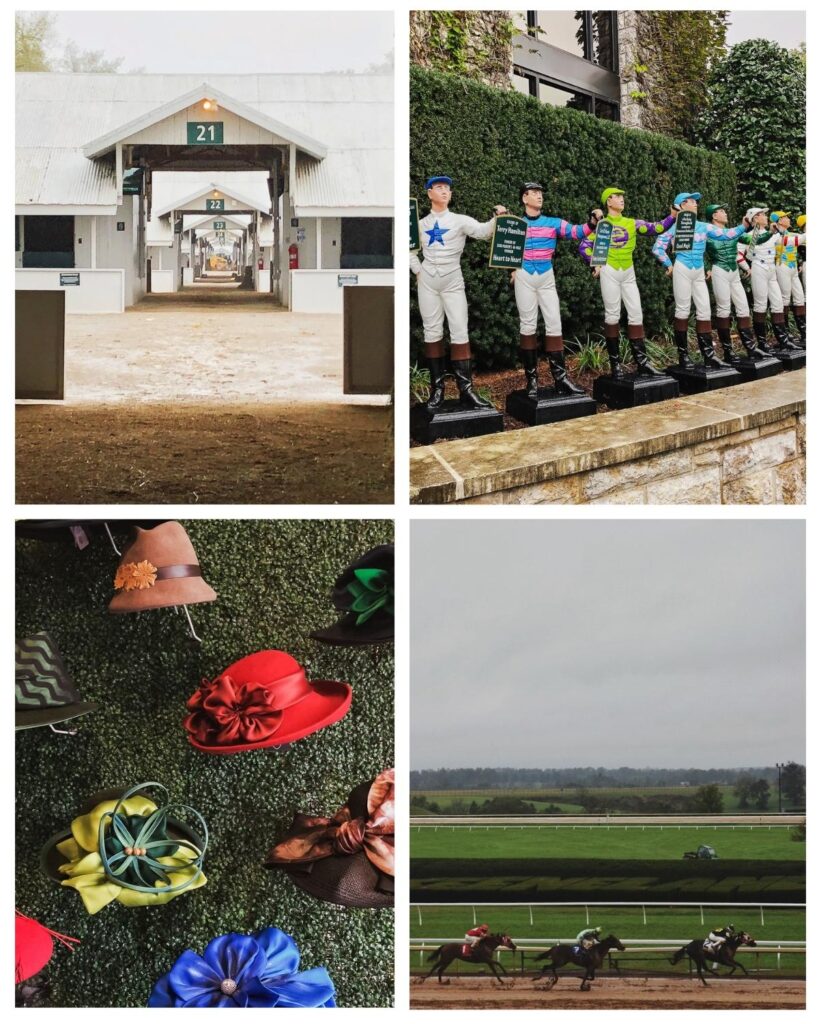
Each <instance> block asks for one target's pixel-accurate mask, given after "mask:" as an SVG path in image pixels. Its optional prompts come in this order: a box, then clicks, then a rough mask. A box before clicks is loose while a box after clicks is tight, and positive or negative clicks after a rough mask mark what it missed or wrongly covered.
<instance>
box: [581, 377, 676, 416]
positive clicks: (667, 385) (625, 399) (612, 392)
mask: <svg viewBox="0 0 819 1024" xmlns="http://www.w3.org/2000/svg"><path fill="white" fill-rule="evenodd" d="M592 394H593V396H594V400H595V402H601V403H603V404H604V405H607V406H608V407H609V408H610V409H631V408H633V407H634V406H637V405H651V404H652V402H664V401H665V400H666V399H667V398H679V397H680V386H679V384H678V383H677V382H676V380H674V378H673V377H670V376H669V375H668V374H667V373H664V374H663V375H662V376H660V377H639V376H638V375H637V374H636V373H626V374H623V376H622V377H609V376H605V377H598V378H597V380H596V381H595V382H594V388H593V389H592Z"/></svg>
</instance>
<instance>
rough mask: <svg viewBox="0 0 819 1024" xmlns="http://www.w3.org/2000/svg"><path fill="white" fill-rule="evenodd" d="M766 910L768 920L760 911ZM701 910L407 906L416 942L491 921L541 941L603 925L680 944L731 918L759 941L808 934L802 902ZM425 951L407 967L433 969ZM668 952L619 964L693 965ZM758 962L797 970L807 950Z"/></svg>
mask: <svg viewBox="0 0 819 1024" xmlns="http://www.w3.org/2000/svg"><path fill="white" fill-rule="evenodd" d="M763 914H764V924H763V916H762V915H763ZM703 915H704V917H703V918H701V917H700V908H699V906H690V907H673V908H671V907H650V906H647V907H645V919H644V917H643V909H642V908H641V907H605V906H603V907H589V908H588V915H587V913H586V910H585V908H584V907H532V908H531V913H530V909H529V908H527V907H510V906H498V905H494V906H493V905H491V904H485V905H482V904H476V905H475V906H474V915H473V906H471V905H470V906H464V907H442V906H436V905H434V904H429V905H422V906H420V907H419V906H413V907H411V908H410V936H411V941H412V942H417V941H418V940H419V939H422V938H423V939H435V940H439V941H444V940H448V941H449V940H454V939H458V938H460V937H461V936H462V935H464V933H465V932H466V931H467V929H469V928H471V927H473V925H474V924H475V923H484V922H485V923H486V924H488V925H489V927H490V928H491V929H492V931H506V932H508V933H509V934H510V935H511V937H512V940H513V941H519V940H521V939H542V940H543V942H544V945H550V944H552V943H554V942H556V941H558V940H560V941H569V940H570V939H573V938H574V937H575V935H577V933H578V932H579V931H580V930H581V929H583V928H586V927H588V926H589V925H591V926H593V927H596V926H597V925H599V926H600V927H602V928H603V930H604V934H609V933H613V934H614V935H616V936H617V937H618V938H619V939H620V940H621V941H622V942H623V943H624V944H625V945H626V946H628V945H629V942H631V944H632V945H638V944H639V942H640V940H642V939H659V940H666V939H667V940H673V941H669V943H668V944H669V945H674V943H675V942H676V941H677V940H679V941H680V944H681V945H682V944H683V942H687V941H689V940H690V939H694V938H704V937H705V935H706V934H707V932H708V930H710V929H711V928H713V927H718V926H720V925H724V924H726V923H729V922H730V923H731V924H734V925H735V926H736V927H737V928H738V929H741V930H744V931H747V932H750V934H751V935H752V936H753V937H754V939H756V940H757V941H760V940H766V941H776V942H785V941H795V942H804V940H805V912H804V909H789V910H773V909H769V908H764V910H763V911H762V912H760V908H759V907H742V908H740V907H735V908H728V907H704V908H703ZM427 955H428V954H427V953H426V952H424V953H423V954H422V953H421V952H420V951H413V952H411V954H410V968H411V970H412V971H413V972H419V971H421V970H422V969H424V963H426V969H427V970H428V969H429V967H430V966H432V965H431V964H429V963H428V962H426V956H427ZM534 955H535V954H527V956H526V959H525V964H526V966H527V969H530V968H531V969H534V968H536V967H537V966H538V965H537V964H536V963H535V962H534V960H533V957H534ZM668 955H669V954H660V953H654V952H651V953H649V954H646V956H645V958H643V957H642V955H641V957H640V959H636V958H634V957H631V958H630V957H629V956H628V954H626V955H622V954H621V959H620V967H621V969H623V970H629V969H631V970H635V971H640V972H645V971H649V970H657V971H663V972H667V971H672V970H673V971H675V972H679V973H680V974H681V975H684V974H686V973H687V972H688V966H687V959H686V960H684V961H681V962H680V963H679V964H678V965H677V966H676V967H674V968H672V967H671V965H670V964H669V963H668V959H667V957H668ZM501 956H502V957H503V963H504V965H505V966H506V968H507V969H508V970H511V969H512V968H513V967H515V968H519V967H520V956H519V954H516V955H514V956H513V955H512V954H511V953H502V954H501ZM741 959H742V963H744V964H745V966H746V968H747V969H748V970H751V968H752V967H753V966H754V965H755V963H756V957H755V956H750V955H749V954H748V953H747V952H745V953H743V954H742V956H741ZM760 967H761V968H762V969H763V970H764V972H765V974H766V975H767V974H776V973H781V974H795V975H800V974H803V973H804V970H805V957H804V955H800V954H788V953H783V954H782V955H781V956H780V958H779V960H778V961H777V956H776V953H775V952H772V953H766V954H765V955H764V956H762V957H761V958H760ZM458 970H460V971H467V972H468V971H474V970H475V968H474V967H472V965H470V964H463V963H462V964H459V967H458Z"/></svg>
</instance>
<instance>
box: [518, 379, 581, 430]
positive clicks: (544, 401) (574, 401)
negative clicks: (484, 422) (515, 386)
mask: <svg viewBox="0 0 819 1024" xmlns="http://www.w3.org/2000/svg"><path fill="white" fill-rule="evenodd" d="M506 411H507V412H508V413H509V415H510V416H514V417H515V419H516V420H520V421H521V423H528V424H529V426H530V427H539V426H541V424H543V423H559V422H560V420H571V419H574V417H575V416H593V415H594V414H595V413H596V412H597V403H596V402H595V401H594V400H593V399H591V398H589V396H588V395H561V394H560V393H559V392H558V391H557V390H556V389H555V388H538V389H537V398H536V399H535V398H529V397H528V396H527V394H526V392H525V391H513V392H512V393H511V395H507V397H506Z"/></svg>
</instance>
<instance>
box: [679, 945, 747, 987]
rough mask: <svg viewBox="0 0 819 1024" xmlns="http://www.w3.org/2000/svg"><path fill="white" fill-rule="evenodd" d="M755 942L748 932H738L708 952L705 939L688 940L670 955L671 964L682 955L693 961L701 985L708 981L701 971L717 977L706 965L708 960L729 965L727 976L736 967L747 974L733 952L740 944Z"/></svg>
mask: <svg viewBox="0 0 819 1024" xmlns="http://www.w3.org/2000/svg"><path fill="white" fill-rule="evenodd" d="M755 945H756V942H755V941H754V939H753V938H751V936H750V935H749V934H748V932H740V933H739V934H738V935H735V936H734V937H733V938H732V939H726V940H725V942H723V943H722V945H721V946H720V947H719V949H718V950H717V951H716V952H709V951H708V950H707V949H706V948H705V939H694V941H693V942H689V943H688V945H687V946H683V948H682V949H678V950H677V952H676V953H675V954H674V956H673V957H671V963H672V964H678V963H679V962H680V960H682V958H683V957H684V956H687V957H689V958H690V959H691V960H693V961H694V964H695V965H696V968H697V975H698V976H699V979H700V981H701V982H702V983H703V985H707V984H708V983H707V982H706V980H705V977H704V975H703V973H702V972H703V971H708V973H709V974H713V975H714V976H715V977H717V976H718V975H717V972H716V971H714V970H712V969H711V968H710V967H709V966H708V961H709V960H710V961H711V962H712V963H716V964H722V966H723V967H730V968H731V970H730V971H729V972H728V977H729V978H730V976H731V975H732V974H733V973H734V971H735V970H736V969H737V967H738V968H739V969H740V970H741V971H742V973H743V974H745V975H747V974H748V972H747V971H746V970H745V968H744V967H743V965H742V964H741V963H740V962H739V960H735V959H734V954H735V953H736V951H737V950H738V949H739V947H740V946H755Z"/></svg>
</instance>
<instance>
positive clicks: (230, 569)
mask: <svg viewBox="0 0 819 1024" xmlns="http://www.w3.org/2000/svg"><path fill="white" fill-rule="evenodd" d="M184 525H185V527H186V529H187V530H188V533H189V535H190V537H191V540H192V541H193V545H194V547H195V548H196V551H197V555H198V557H199V561H200V563H201V566H202V573H203V576H204V578H205V579H206V580H207V581H208V582H209V583H210V584H211V586H213V587H214V588H215V590H216V591H217V593H218V594H219V599H218V601H216V602H215V603H213V604H202V605H193V606H191V614H192V617H193V619H194V622H195V625H196V629H197V632H198V633H199V635H200V636H201V637H202V639H203V642H202V644H201V645H200V644H197V643H195V642H194V641H193V640H191V639H190V638H189V636H188V634H187V629H186V623H185V620H184V618H183V617H182V615H181V614H179V615H177V614H174V613H173V612H172V611H171V610H167V609H163V610H159V611H152V612H147V613H142V614H140V615H121V616H114V615H110V614H109V613H108V611H107V604H108V601H109V599H110V598H111V596H112V594H113V589H112V582H113V578H114V573H115V570H116V567H117V563H118V558H117V556H116V555H115V554H114V552H113V550H112V548H111V547H110V545H109V544H108V541H107V539H106V538H105V537H104V535H102V534H101V533H94V534H93V542H92V544H91V546H90V547H88V548H86V549H85V550H84V551H78V550H77V549H76V548H75V547H74V546H73V545H72V544H71V542H70V540H68V542H63V543H43V542H40V541H34V540H18V541H17V636H18V637H23V636H27V635H29V634H31V633H33V632H36V631H37V630H40V629H46V630H48V631H49V632H50V633H51V634H52V636H53V637H54V639H55V640H56V642H57V644H58V646H59V648H60V651H61V653H62V655H63V658H64V660H65V662H66V665H67V667H68V671H69V673H70V674H71V676H72V678H73V679H74V682H75V684H76V685H77V688H78V689H79V692H80V695H81V697H82V698H83V699H85V700H92V701H97V702H98V703H99V704H100V709H99V710H98V711H96V712H94V713H93V714H90V715H87V716H85V717H84V718H81V719H78V720H77V721H76V722H74V723H71V724H72V725H76V727H77V728H78V730H79V732H78V734H77V735H76V736H58V735H55V734H54V733H52V732H51V730H49V729H48V728H39V729H29V730H25V731H21V732H18V733H17V735H16V763H17V780H16V782H17V841H16V851H17V856H16V905H17V907H18V908H19V909H20V910H21V911H22V912H23V913H25V914H28V915H30V916H32V917H35V918H36V919H37V920H39V921H41V922H42V923H43V924H45V925H47V926H48V927H49V928H52V929H54V930H56V931H58V932H61V933H63V934H66V935H71V936H75V937H77V938H79V939H80V940H81V941H80V945H79V946H78V947H77V948H76V952H74V953H73V954H72V953H70V952H69V951H68V950H66V949H64V948H63V947H62V946H60V945H58V944H56V945H55V953H54V957H53V959H52V961H51V963H50V964H49V965H48V966H47V967H46V968H45V971H44V972H43V973H44V975H45V974H47V978H48V1002H47V1005H51V1006H106V1007H107V1006H144V1005H145V1003H146V1001H147V998H148V995H149V993H150V991H151V988H152V985H153V983H154V982H155V981H156V980H157V979H158V978H159V977H160V976H161V975H162V974H163V973H164V972H166V971H167V970H168V969H169V968H170V966H171V965H172V964H173V962H174V961H175V960H176V958H177V957H178V956H179V955H180V954H181V953H182V952H183V951H184V950H185V949H188V948H190V949H194V950H196V951H197V952H200V953H201V952H202V949H203V948H204V946H205V945H206V944H207V942H208V941H209V940H210V939H212V938H214V937H215V936H217V935H220V934H222V933H224V932H228V931H238V932H252V931H255V930H258V929H260V928H263V927H266V926H268V925H275V926H277V927H279V928H281V929H282V930H284V931H285V932H288V933H289V934H291V935H293V937H294V938H295V940H296V943H297V944H298V946H299V948H300V949H301V953H302V968H303V969H307V968H309V967H314V966H319V965H326V966H327V968H328V970H329V972H330V975H331V977H332V978H333V980H334V982H335V984H336V988H337V1000H338V1004H339V1006H389V1005H391V1003H392V993H393V963H392V958H393V954H392V951H393V912H392V911H391V910H352V909H346V908H342V907H337V906H335V905H332V904H329V903H324V902H322V901H319V900H316V899H314V898H313V897H311V896H309V895H308V894H307V893H305V892H302V891H301V890H300V889H298V888H297V887H296V886H295V885H293V883H292V882H291V881H290V879H289V877H288V876H287V875H286V874H284V873H280V872H277V871H269V870H267V869H265V868H263V867H262V861H263V858H264V856H265V854H266V853H267V850H268V849H269V848H270V846H271V845H272V844H273V841H274V840H275V839H276V838H277V837H278V836H280V835H281V833H282V832H283V830H284V829H286V827H287V826H288V825H289V824H290V821H291V819H292V816H293V813H294V812H295V811H296V810H302V811H306V812H309V813H332V812H334V811H335V810H336V809H337V808H339V807H340V806H341V805H342V804H343V802H344V800H345V798H346V796H347V794H348V792H349V791H350V789H351V788H352V787H353V786H354V785H355V784H356V783H358V782H361V781H363V780H366V779H368V778H371V777H373V776H374V775H376V774H377V773H378V772H379V771H381V770H382V769H384V768H387V767H391V766H392V764H393V758H394V740H393V676H394V660H393V649H392V646H391V645H381V646H379V647H363V648H344V647H330V646H326V645H324V644H321V643H318V642H317V641H314V640H311V639H309V637H308V634H309V633H310V631H311V630H313V629H315V628H317V627H319V626H322V625H326V624H329V623H331V622H333V621H334V620H335V618H336V616H335V614H334V611H333V609H332V606H331V604H330V601H329V597H328V593H329V590H330V588H331V586H332V584H333V581H334V580H335V578H336V576H337V575H338V574H339V573H340V572H341V571H342V570H343V569H344V567H345V566H346V565H347V564H348V563H349V562H350V561H351V560H352V559H353V558H355V557H357V556H358V555H360V554H362V553H363V552H364V551H366V550H367V549H369V548H371V547H373V546H375V545H376V544H382V543H386V542H389V541H391V540H392V538H393V524H392V522H391V521H389V520H384V521H363V522H362V521H357V520H356V521H345V520H337V521H321V520H315V521H279V522H256V521H253V522H247V521H219V520H190V521H185V522H184ZM112 526H113V524H112ZM114 529H115V536H116V538H117V540H118V541H119V542H121V543H120V548H122V543H124V542H125V541H126V539H127V536H128V531H127V528H122V527H114ZM264 648H279V649H281V650H284V651H287V652H289V653H290V654H292V655H293V657H295V658H296V659H297V660H298V661H299V662H301V664H302V665H303V666H304V667H305V669H306V671H307V674H308V677H309V678H310V679H315V680H318V679H339V680H343V681H345V682H349V683H351V684H352V687H353V703H352V708H351V710H350V711H349V713H348V714H347V716H346V717H345V718H344V719H343V720H342V721H341V722H339V723H337V724H336V725H333V726H330V727H329V728H327V729H325V730H322V731H321V732H318V733H315V734H314V735H312V736H309V737H307V738H306V739H303V740H300V741H299V742H298V743H295V744H293V745H292V746H290V747H289V748H288V749H287V750H285V751H282V752H276V751H275V750H260V751H252V752H248V753H242V754H236V755H232V756H213V755H210V754H204V753H201V752H199V751H197V750H195V749H194V748H193V747H191V746H190V744H189V743H188V741H187V738H186V734H185V732H184V730H183V729H182V726H181V720H182V718H183V716H184V714H185V701H186V700H187V698H188V697H189V696H190V695H191V694H192V693H193V692H194V690H195V689H196V687H197V686H198V684H199V682H200V680H201V679H202V677H203V676H207V677H208V678H213V676H215V675H217V674H218V673H219V672H221V671H223V670H224V669H225V668H227V666H228V665H230V664H231V662H233V661H235V660H236V659H237V658H239V657H241V656H243V655H245V654H250V653H252V652H254V651H257V650H261V649H264ZM149 780H155V781H158V782H162V783H163V784H164V785H165V786H167V788H168V789H169V790H170V794H171V799H172V800H173V801H174V802H182V803H186V804H188V805H190V806H192V807H195V808H196V809H197V810H199V811H200V813H201V814H202V815H203V816H204V818H205V820H206V821H207V823H208V827H209V829H210V833H211V839H210V844H209V846H208V850H207V854H206V858H205V864H204V869H205V874H206V875H207V878H208V883H207V885H206V886H205V887H203V888H201V889H198V890H196V891H194V892H189V893H183V894H182V895H181V896H179V897H177V898H176V899H175V900H173V901H171V902H170V903H168V904H167V905H165V906H163V907H155V908H145V909H127V908H124V907H123V906H121V905H120V904H118V903H112V904H110V905H109V906H107V907H105V908H104V909H103V910H101V911H100V912H99V913H98V914H96V915H95V916H93V917H90V916H89V915H88V914H87V913H86V912H85V910H84V909H83V906H82V902H81V900H80V897H79V895H78V894H77V893H76V892H74V891H73V890H70V889H67V888H62V887H61V886H60V885H59V884H57V883H55V882H53V881H51V880H49V879H48V878H47V877H46V876H45V875H43V874H42V873H41V871H40V870H39V866H38V857H39V852H40V849H41V847H42V845H43V843H44V842H45V841H46V840H47V839H48V838H49V837H50V836H51V835H53V834H54V833H55V832H57V831H59V830H61V829H63V828H65V827H67V826H68V825H69V823H70V822H71V820H72V818H74V817H75V816H76V814H77V813H78V811H79V807H80V805H81V803H82V802H83V800H84V799H85V798H86V797H88V796H89V795H91V794H93V793H95V792H97V791H98V790H101V789H105V788H108V787H111V786H117V785H122V786H126V785H130V784H135V783H139V782H146V781H149Z"/></svg>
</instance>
